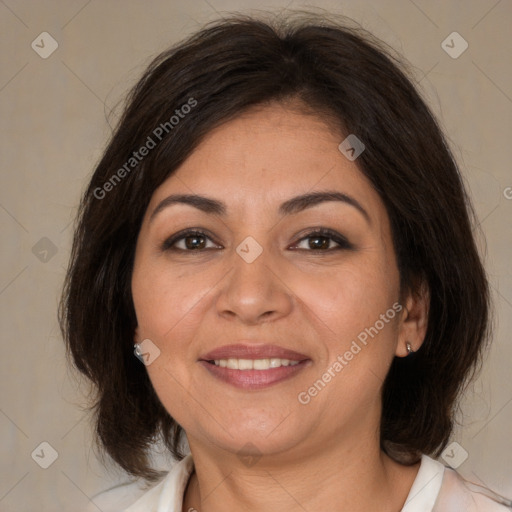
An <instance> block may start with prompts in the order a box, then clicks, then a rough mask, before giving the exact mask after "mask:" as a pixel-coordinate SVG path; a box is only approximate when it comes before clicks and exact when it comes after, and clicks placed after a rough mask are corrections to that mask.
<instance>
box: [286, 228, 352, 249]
mask: <svg viewBox="0 0 512 512" xmlns="http://www.w3.org/2000/svg"><path fill="white" fill-rule="evenodd" d="M304 241H307V242H306V246H303V247H299V245H300V244H302V243H304ZM332 243H334V244H335V245H334V246H333V245H332ZM353 248H354V247H353V246H352V244H350V243H349V242H348V240H347V239H346V238H345V237H343V236H342V235H340V234H339V233H336V232H335V231H331V230H330V229H325V228H322V229H317V230H315V231H311V232H310V233H307V235H306V236H304V237H302V238H301V239H300V240H299V243H298V244H296V245H295V246H294V249H299V250H304V249H305V250H310V251H320V252H330V251H333V250H340V249H353Z"/></svg>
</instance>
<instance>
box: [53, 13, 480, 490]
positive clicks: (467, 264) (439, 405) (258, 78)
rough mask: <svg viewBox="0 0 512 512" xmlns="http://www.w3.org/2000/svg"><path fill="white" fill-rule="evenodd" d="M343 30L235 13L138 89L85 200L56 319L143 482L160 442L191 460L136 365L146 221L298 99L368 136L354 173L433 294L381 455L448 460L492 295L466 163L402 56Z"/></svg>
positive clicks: (397, 363)
mask: <svg viewBox="0 0 512 512" xmlns="http://www.w3.org/2000/svg"><path fill="white" fill-rule="evenodd" d="M331 20H332V17H331V16H329V19H328V18H327V17H326V16H316V15H315V14H313V15H312V14H311V13H308V14H307V15H306V16H305V17H304V16H302V15H299V16H287V17H286V19H284V18H281V19H280V18H278V17H277V18H272V19H269V20H264V19H263V18H261V19H256V18H253V17H249V16H243V15H234V16H231V17H230V18H226V19H223V20H220V21H216V22H214V23H211V24H209V25H207V26H206V27H204V28H203V29H202V30H201V31H199V32H197V33H195V34H193V35H192V36H190V37H189V38H188V39H186V40H185V41H184V42H181V43H180V44H178V45H176V46H174V47H172V48H171V49H169V50H167V51H165V52H164V53H162V54H160V55H159V56H158V57H157V58H155V59H154V60H153V61H152V62H151V64H150V65H149V67H148V68H147V70H146V71H145V73H144V75H143V76H142V78H141V79H140V81H139V82H138V83H137V84H136V86H135V87H134V88H133V89H132V90H131V92H130V94H129V96H128V99H127V104H126V107H125V109H124V111H123V114H122V116H121V118H120V121H119V123H118V125H117V127H116V128H115V130H114V133H113V135H112V138H111V140H110V142H109V144H108V146H107V147H106V150H105V152H104V154H103V156H102V158H101V160H100V162H99V164H98V165H97V167H96V169H95V171H94V174H93V176H92V178H91V180H90V183H89V184H88V187H87V189H86V190H85V192H84V194H83V197H82V200H81V204H80V209H79V214H78V217H77V225H76V228H75V232H74V240H73V244H72V252H71V258H70V264H69V268H68V271H67V276H66V281H65V285H64V290H63V294H62V298H61V304H60V309H59V320H60V325H61V330H62V333H63V336H64V339H65V341H66V344H67V349H68V354H69V355H70V357H71V358H72V360H73V362H74V365H75V366H76V367H77V368H78V370H79V371H80V372H82V373H83V374H84V375H86V376H87V377H88V378H89V379H90V380H91V381H92V383H93V384H94V385H95V389H96V391H97V393H96V396H95V400H94V403H93V404H92V408H93V410H94V411H95V422H96V423H95V424H96V438H97V441H98V445H99V446H100V447H101V448H103V453H105V452H106V453H108V454H109V455H110V457H111V458H112V459H113V460H114V461H115V462H117V463H118V464H119V465H120V466H121V467H122V468H124V470H126V471H127V472H129V473H130V474H132V475H135V476H139V477H143V478H145V479H147V480H148V481H154V480H155V479H156V478H158V477H159V476H160V475H161V473H159V472H157V471H155V470H154V468H152V467H151V463H150V457H149V454H150V448H151V446H152V444H153V443H154V441H155V440H157V439H161V440H163V442H164V444H165V445H166V446H167V448H168V449H169V450H170V452H171V453H172V454H173V455H174V456H175V457H176V458H177V459H181V458H183V456H184V454H183V453H182V452H181V451H180V450H181V449H180V437H181V434H182V428H181V427H180V426H179V425H178V424H177V422H176V421H175V420H174V419H173V418H172V417H171V416H170V415H169V414H168V412H167V411H166V410H165V408H164V407H163V405H162V404H161V403H160V401H159V399H158V397H157V395H156V393H155V391H154V390H153V387H152V385H151V382H150V380H149V378H148V374H147V372H146V369H145V367H144V365H142V364H141V363H140V361H139V360H138V359H137V358H136V357H135V356H134V354H133V339H134V330H135V328H136V316H135V311H134V305H133V301H132V295H131V286H130V283H131V273H132V267H133V260H134V250H135V244H136V241H137V237H138V233H139V230H140V226H141V222H142V218H143V216H144V213H145V211H146V209H147V206H148V203H149V201H150V198H151V196H152V194H153V192H154V191H155V189H156V188H157V187H158V186H159V185H160V184H161V183H162V182H163V181H164V180H165V179H166V178H167V177H169V176H170V175H171V174H172V173H173V171H175V170H176V169H177V168H178V166H179V165H180V164H181V163H183V161H184V160H185V159H186V158H187V157H188V156H189V155H190V154H191V153H192V152H193V151H194V148H196V147H197V146H198V144H199V143H200V142H201V140H202V139H203V138H204V136H205V135H206V134H208V133H209V132H210V131H211V130H212V129H213V128H215V127H217V126H219V125H220V124H222V123H225V122H226V121H228V120H230V119H233V118H235V117H236V116H238V115H239V114H241V113H243V112H244V111H245V110H246V109H248V108H250V107H252V106H256V105H259V104H265V103H268V102H273V101H281V102H287V101H289V100H293V99H295V100H300V102H301V104H303V105H304V112H305V113H309V114H313V115H317V116H320V117H321V118H323V119H325V120H328V121H329V122H332V123H333V125H335V126H337V127H338V129H339V131H340V134H341V135H343V138H344V137H346V136H348V135H349V134H356V136H357V137H358V138H359V139H360V140H361V141H362V142H363V143H364V145H365V148H366V149H365V151H364V152H363V153H362V154H361V155H360V156H359V158H358V159H357V161H356V164H357V165H358V167H359V169H360V170H361V172H362V173H364V175H365V176H366V177H367V178H368V179H369V180H370V182H371V183H372V186H373V187H374V188H375V190H376V191H377V192H378V194H379V195H380V197H381V199H382V201H383V202H384V204H385V207H386V210H387V213H388V215H389V219H390V222H391V229H392V238H393V244H394V249H395V253H396V256H397V262H398V267H399V271H400V289H401V294H402V296H403V295H404V294H405V293H406V292H413V293H417V292H418V291H419V287H420V286H421V283H426V284H427V285H428V289H429V290H430V305H429V314H428V329H427V333H426V336H425V340H424V343H423V345H422V346H421V348H420V349H419V350H418V351H417V352H416V353H415V354H414V355H412V356H411V357H408V358H398V357H396V358H395V359H394V361H393V363H392V365H391V368H390V371H389V373H388V375H387V378H386V380H385V382H384V385H383V389H382V404H383V407H382V418H381V431H380V432H381V433H380V435H381V446H382V448H383V449H384V450H385V451H386V452H387V453H388V454H390V455H391V456H393V457H394V458H395V459H396V460H400V461H402V462H404V463H412V462H415V461H417V460H418V458H419V455H420V454H421V453H425V454H431V455H432V454H433V455H435V456H437V455H439V454H440V453H441V451H442V449H443V448H444V447H445V445H446V444H447V442H448V440H449V436H450V434H451V432H452V427H453V425H454V418H455V413H456V411H457V399H458V398H459V397H460V394H461V392H462V391H463V390H464V389H465V388H466V386H467V384H468V382H469V381H470V379H471V378H473V377H474V376H475V375H476V372H477V371H478V370H479V369H480V367H481V356H482V352H483V349H484V347H485V345H486V342H487V341H488V339H489V334H490V327H489V321H488V315H489V313H488V312H489V289H488V282H487V278H486V275H485V271H484V268H483V265H482V262H481V260H480V257H479V255H478V251H477V248H476V243H475V239H474V234H473V232H472V223H474V221H475V215H474V212H473V209H472V207H471V203H470V201H469V199H468V196H467V193H466V191H465V188H464V184H463V181H462V178H461V175H460V172H459V170H458V167H457V164H456V162H455V159H454V158H453V155H452V153H451V151H450V149H449V147H448V144H447V142H446V140H445V138H444V136H443V134H442V131H441V129H440V127H439V126H438V124H437V123H436V120H435V119H434V116H433V114H432V113H431V111H430V110H429V108H428V107H427V105H426V104H425V102H424V101H423V100H422V98H421V97H420V94H419V93H418V92H417V90H416V88H415V86H414V85H413V83H412V82H413V80H412V79H411V78H409V77H408V72H407V71H406V70H405V69H406V68H405V66H403V64H402V63H401V61H400V59H398V58H397V57H396V56H394V52H393V51H392V50H390V49H389V47H387V46H386V45H385V44H384V43H382V42H380V41H378V40H376V39H375V38H374V37H373V36H372V35H371V34H369V33H367V32H366V31H364V30H362V29H361V28H359V27H354V26H350V24H349V23H347V22H346V21H343V23H342V22H339V21H331ZM186 105H187V107H186V108H185V106H186ZM343 138H342V139H340V142H341V140H343ZM150 139H151V141H152V143H153V144H152V143H151V142H150ZM143 147H146V149H147V151H142V150H141V148H143ZM143 153H144V155H143ZM135 155H137V156H135Z"/></svg>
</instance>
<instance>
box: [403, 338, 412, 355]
mask: <svg viewBox="0 0 512 512" xmlns="http://www.w3.org/2000/svg"><path fill="white" fill-rule="evenodd" d="M405 347H406V348H407V355H410V354H414V350H413V349H412V346H411V344H410V343H409V342H408V341H406V342H405Z"/></svg>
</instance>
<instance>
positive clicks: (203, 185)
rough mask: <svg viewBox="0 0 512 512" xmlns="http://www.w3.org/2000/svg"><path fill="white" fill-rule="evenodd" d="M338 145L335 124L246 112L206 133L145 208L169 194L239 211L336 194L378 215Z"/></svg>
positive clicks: (274, 107)
mask: <svg viewBox="0 0 512 512" xmlns="http://www.w3.org/2000/svg"><path fill="white" fill-rule="evenodd" d="M343 138H344V137H343V135H341V133H340V132H339V130H336V129H335V128H334V127H333V126H332V124H329V123H327V122H326V121H324V120H323V119H322V118H321V117H319V116H316V115H314V114H305V113H302V112H300V111H299V110H298V109H297V108H294V109H290V108H287V107H286V106H284V105H282V104H279V103H274V104H270V105H265V106H257V107H254V108H251V109H249V110H248V111H246V112H244V113H243V114H241V115H239V116H238V117H236V118H234V119H232V120H230V121H227V122H225V123H224V124H222V125H220V126H219V127H217V128H215V129H214V130H212V131H211V132H210V133H208V134H207V136H206V137H205V138H204V139H203V140H202V142H201V143H200V144H199V145H198V146H197V148H196V149H195V150H194V151H193V152H192V154H191V155H190V156H189V157H188V158H187V159H186V161H185V162H184V163H183V164H182V165H181V166H180V167H179V168H178V169H177V170H176V171H175V172H174V173H173V174H172V175H171V176H170V177H169V178H167V180H166V181H165V182H164V183H163V184H162V185H161V186H160V187H159V188H158V189H157V190H156V191H155V193H154V196H153V198H152V200H151V204H150V208H151V206H154V204H155V203H157V202H159V201H160V200H162V199H164V198H165V197H166V195H168V194H170V193H184V194H190V193H196V194H202V195H208V196H211V197H216V198H219V199H222V201H223V202H225V203H227V205H228V210H230V209H238V210H240V209H243V208H248V207H249V206H250V205H251V204H253V205H255V206H257V207H258V208H264V207H265V206H270V205H271V204H273V203H279V204H280V203H281V202H283V201H285V200H286V199H288V198H289V197H292V196H294V195H299V194H304V193H305V192H310V191H314V190H318V189H331V190H332V189H337V190H339V191H340V192H344V193H349V194H350V195H352V196H356V198H359V199H360V201H361V202H363V203H366V204H367V205H368V209H370V210H371V209H372V208H373V209H375V208H377V209H379V210H381V209H382V204H381V201H380V198H379V196H378V194H377V193H376V192H375V190H374V189H373V187H372V185H371V183H370V182H369V180H368V179H367V178H366V176H365V175H364V174H363V173H362V172H361V171H360V169H359V168H358V166H357V164H356V162H352V161H350V160H348V159H347V158H346V157H345V156H344V155H343V153H342V152H341V151H340V150H339V149H338V146H339V144H340V143H341V142H342V140H343ZM372 203H373V206H372V205H371V204H372Z"/></svg>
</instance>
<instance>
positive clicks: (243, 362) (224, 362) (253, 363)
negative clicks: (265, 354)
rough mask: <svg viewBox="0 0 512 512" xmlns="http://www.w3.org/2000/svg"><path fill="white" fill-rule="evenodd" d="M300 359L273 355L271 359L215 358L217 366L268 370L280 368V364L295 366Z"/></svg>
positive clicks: (233, 368) (234, 368)
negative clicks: (293, 359)
mask: <svg viewBox="0 0 512 512" xmlns="http://www.w3.org/2000/svg"><path fill="white" fill-rule="evenodd" d="M299 362H300V361H290V359H280V358H279V357H272V358H270V359H234V358H230V359H215V361H214V363H215V366H220V367H222V368H230V369H232V370H268V369H269V368H279V367H280V366H295V365H296V364H299Z"/></svg>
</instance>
